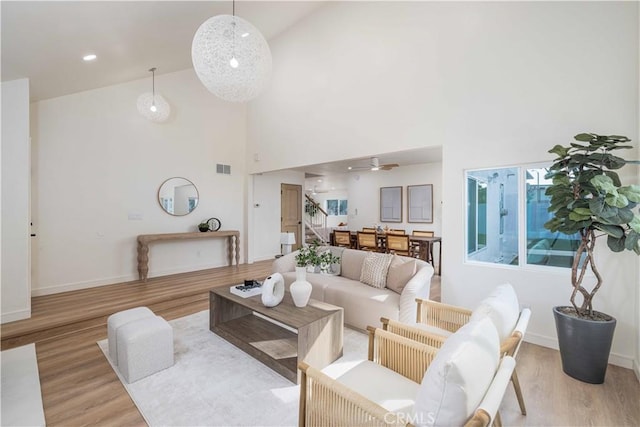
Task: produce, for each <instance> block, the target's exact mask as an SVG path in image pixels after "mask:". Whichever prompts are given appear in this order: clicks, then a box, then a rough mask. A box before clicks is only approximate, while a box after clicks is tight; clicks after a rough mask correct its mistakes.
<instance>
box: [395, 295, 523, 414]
mask: <svg viewBox="0 0 640 427" xmlns="http://www.w3.org/2000/svg"><path fill="white" fill-rule="evenodd" d="M503 295H507V296H508V297H509V299H511V302H512V304H511V305H512V306H513V307H511V308H512V310H511V311H513V310H515V312H516V313H514V317H516V316H517V320H516V319H514V323H515V326H514V327H513V329H511V330H509V331H503V332H502V333H500V335H501V336H500V338H501V343H500V353H501V354H503V355H507V356H512V357H514V358H515V357H516V356H517V354H518V350H519V349H520V345H521V344H522V339H523V337H524V334H525V332H526V330H527V325H528V324H529V318H530V317H531V310H530V309H528V308H525V309H523V310H522V311H520V313H519V315H517V311H519V310H520V309H519V304H518V302H517V297H516V295H515V291H514V290H513V287H511V285H508V284H506V285H501V286H498V287H497V288H496V290H494V292H493V293H492V294H491V295H490V296H489V297H487V298H486V299H485V300H483V301H482V302H481V303H480V305H479V306H478V307H477V308H476V310H474V311H472V310H469V309H466V308H463V307H457V306H453V305H448V304H443V303H439V302H435V301H431V300H425V299H420V298H417V299H416V303H417V305H418V307H417V310H418V313H417V319H416V321H417V324H418V325H419V327H420V328H422V329H423V330H426V331H428V332H430V333H431V334H438V335H441V336H444V337H446V336H449V335H450V334H451V333H454V332H456V331H457V330H458V329H459V328H460V327H462V326H463V325H465V324H467V323H468V322H469V321H470V320H471V319H472V317H474V318H478V317H481V316H485V315H488V316H489V317H490V318H491V319H492V320H493V321H494V323H500V321H501V320H503V319H501V317H504V316H500V315H498V313H496V311H497V309H495V308H494V309H488V308H487V304H488V303H487V301H489V300H491V299H494V298H496V296H503ZM489 304H490V303H489ZM503 306H504V305H503ZM491 311H493V313H492V312H491ZM496 326H498V325H496ZM394 328H395V329H394V330H395V331H396V333H399V334H400V335H403V336H406V335H407V334H409V333H414V332H411V331H412V330H413V329H415V328H410V329H409V330H408V331H407V332H398V329H401V328H402V325H399V326H394ZM498 329H499V331H500V327H499V326H498ZM418 341H422V340H420V339H418ZM431 345H433V344H431ZM511 382H512V383H513V388H514V390H515V393H516V397H517V399H518V405H519V406H520V411H521V412H522V415H526V414H527V409H526V406H525V403H524V397H523V396H522V389H521V388H520V380H519V379H518V375H517V373H516V371H515V369H514V371H513V374H512V376H511Z"/></svg>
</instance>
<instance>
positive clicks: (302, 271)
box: [289, 267, 313, 307]
mask: <svg viewBox="0 0 640 427" xmlns="http://www.w3.org/2000/svg"><path fill="white" fill-rule="evenodd" d="M312 290H313V288H312V287H311V283H309V282H307V268H306V267H296V281H295V282H293V283H292V284H291V286H290V287H289V292H291V297H292V298H293V303H294V304H295V306H296V307H305V306H306V305H307V303H308V302H309V297H311V291H312Z"/></svg>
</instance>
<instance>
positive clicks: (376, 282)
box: [360, 252, 393, 288]
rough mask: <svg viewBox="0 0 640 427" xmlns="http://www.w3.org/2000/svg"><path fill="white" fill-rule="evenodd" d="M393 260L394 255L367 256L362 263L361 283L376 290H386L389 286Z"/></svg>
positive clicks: (372, 254) (375, 254)
mask: <svg viewBox="0 0 640 427" xmlns="http://www.w3.org/2000/svg"><path fill="white" fill-rule="evenodd" d="M392 258H393V255H391V254H377V253H374V252H371V253H369V254H367V256H366V257H365V259H364V261H363V263H362V272H361V273H360V281H361V282H362V283H364V284H365V285H370V286H373V287H374V288H384V287H385V285H386V284H387V273H388V272H389V264H391V259H392Z"/></svg>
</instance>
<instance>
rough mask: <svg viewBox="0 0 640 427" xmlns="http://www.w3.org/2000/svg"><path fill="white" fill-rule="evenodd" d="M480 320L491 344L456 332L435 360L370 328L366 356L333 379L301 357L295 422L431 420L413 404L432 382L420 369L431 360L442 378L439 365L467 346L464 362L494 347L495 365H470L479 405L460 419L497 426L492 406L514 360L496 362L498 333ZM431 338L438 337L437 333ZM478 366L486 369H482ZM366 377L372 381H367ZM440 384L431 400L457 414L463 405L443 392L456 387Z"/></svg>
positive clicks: (433, 353) (422, 347) (432, 351)
mask: <svg viewBox="0 0 640 427" xmlns="http://www.w3.org/2000/svg"><path fill="white" fill-rule="evenodd" d="M473 323H474V324H473V325H471V326H473V327H474V328H475V327H476V326H477V325H479V324H481V322H473ZM485 323H486V324H485V325H484V328H485V330H486V328H487V325H488V327H489V328H491V330H492V331H493V332H492V333H493V335H494V338H493V340H495V347H493V346H492V345H487V341H486V340H484V339H482V342H481V343H480V346H479V347H478V343H471V348H469V347H465V346H466V345H468V344H469V341H473V340H474V338H471V339H470V338H469V337H470V336H471V335H468V334H466V335H465V334H463V335H461V336H459V337H458V338H461V339H458V340H457V342H453V341H455V340H452V341H450V342H449V343H448V344H447V345H449V344H451V345H450V348H449V349H447V350H445V348H446V346H443V348H442V354H441V355H440V356H441V357H440V359H441V360H440V361H439V362H436V361H435V360H436V358H437V357H438V351H439V350H438V349H436V348H434V347H432V346H430V345H426V344H423V343H420V342H418V341H415V340H412V339H408V338H405V337H402V336H400V335H398V334H395V333H392V332H390V331H385V330H382V329H374V328H371V327H370V328H369V360H368V361H365V362H362V363H361V364H359V365H356V366H355V367H352V368H350V369H349V371H347V372H346V373H344V374H343V375H341V376H340V377H338V378H337V379H332V378H330V377H329V376H327V375H325V374H324V373H322V372H321V371H319V370H317V369H314V368H312V367H310V366H309V365H307V364H306V363H304V362H301V363H299V365H298V367H299V368H300V370H301V382H300V414H299V423H298V424H299V426H300V427H314V426H345V427H348V426H354V427H355V426H400V425H403V426H409V425H413V424H414V423H416V422H417V424H427V423H429V424H434V422H433V421H431V420H430V419H427V418H428V417H431V416H432V413H431V411H429V412H424V411H423V410H421V409H418V403H417V402H418V399H423V401H424V399H425V397H424V393H423V396H421V394H420V393H421V392H423V390H422V389H424V388H429V387H431V386H432V384H434V382H433V381H432V380H428V379H427V377H428V376H429V375H428V374H425V371H426V370H427V369H429V367H430V366H432V365H433V366H434V370H437V371H436V372H434V373H433V376H434V377H438V378H442V371H441V369H443V367H444V366H447V369H449V363H450V362H451V363H454V364H455V363H460V361H459V360H456V361H452V359H455V358H458V357H459V355H460V353H463V354H465V351H466V350H467V348H468V349H469V351H466V355H465V356H463V357H466V358H467V365H468V362H469V359H471V362H472V363H475V360H474V357H475V355H476V354H477V353H487V354H489V355H491V353H492V351H495V353H494V356H493V358H495V364H493V365H492V364H491V363H489V368H488V367H487V364H486V363H485V364H484V365H483V364H482V363H480V367H478V368H476V367H475V366H474V368H473V369H477V370H480V371H481V372H482V373H483V374H482V375H480V378H481V379H480V380H478V377H477V373H474V374H473V375H471V376H473V377H474V378H473V380H471V379H470V378H468V380H471V381H473V382H474V384H475V383H481V385H477V386H472V387H470V388H473V387H476V390H475V397H473V398H474V399H475V401H476V402H479V404H477V405H476V404H474V406H472V408H476V409H475V411H472V413H471V415H462V417H468V419H466V420H465V421H463V422H461V423H460V424H464V425H466V426H474V427H475V426H489V425H491V424H492V423H494V422H495V424H496V425H500V418H499V415H497V410H498V406H499V405H500V402H501V401H502V396H503V394H504V391H505V389H506V387H507V385H508V383H509V378H510V376H511V372H512V371H513V368H514V367H515V361H514V360H513V358H511V357H505V358H503V359H502V362H501V363H500V365H499V366H498V361H497V360H498V358H499V354H498V347H499V342H498V337H497V333H496V332H495V328H494V327H493V325H492V324H491V322H489V321H486V322H485ZM435 339H436V340H439V338H438V337H436V338H435ZM461 345H462V346H461ZM492 348H493V349H494V350H492ZM480 359H482V356H481V357H480ZM483 367H484V368H485V369H482V368H483ZM357 371H358V372H357ZM461 372H464V370H462V371H461ZM467 372H469V371H468V370H467ZM446 381H447V380H446V379H445V382H446ZM368 382H371V383H373V384H375V385H374V386H372V385H371V384H367V383H368ZM420 383H421V384H420ZM431 388H432V389H436V388H437V387H436V386H433V387H431ZM442 388H443V391H442V396H441V395H440V394H439V393H440V389H437V390H436V391H435V392H436V396H435V397H436V399H435V400H436V401H437V402H441V401H443V402H444V403H443V405H449V406H448V407H443V408H444V409H442V413H445V412H446V411H447V410H449V411H451V410H452V408H453V411H454V413H455V414H456V416H458V417H459V416H460V412H463V413H464V412H466V411H468V409H463V410H460V409H456V408H460V406H459V405H461V404H462V403H461V402H459V401H457V402H453V401H452V396H451V395H449V396H447V395H446V393H447V392H449V390H451V389H454V388H456V387H455V386H442ZM444 390H446V391H444ZM432 391H433V390H432ZM473 393H474V392H473V391H472V392H470V395H471V394H473ZM470 399H472V398H470ZM447 400H448V403H447ZM453 400H459V396H458V397H454V398H453ZM466 403H467V402H465V404H466ZM414 405H415V409H414ZM427 406H428V403H427ZM463 406H464V404H463ZM465 408H466V407H465ZM448 424H450V423H449V422H448V420H447V419H444V420H443V419H439V420H436V421H435V424H434V425H448Z"/></svg>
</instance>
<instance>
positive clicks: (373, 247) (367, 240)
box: [357, 231, 380, 252]
mask: <svg viewBox="0 0 640 427" xmlns="http://www.w3.org/2000/svg"><path fill="white" fill-rule="evenodd" d="M357 248H358V249H360V250H361V251H373V252H380V247H379V246H378V235H377V234H376V233H365V232H362V231H358V240H357Z"/></svg>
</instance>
